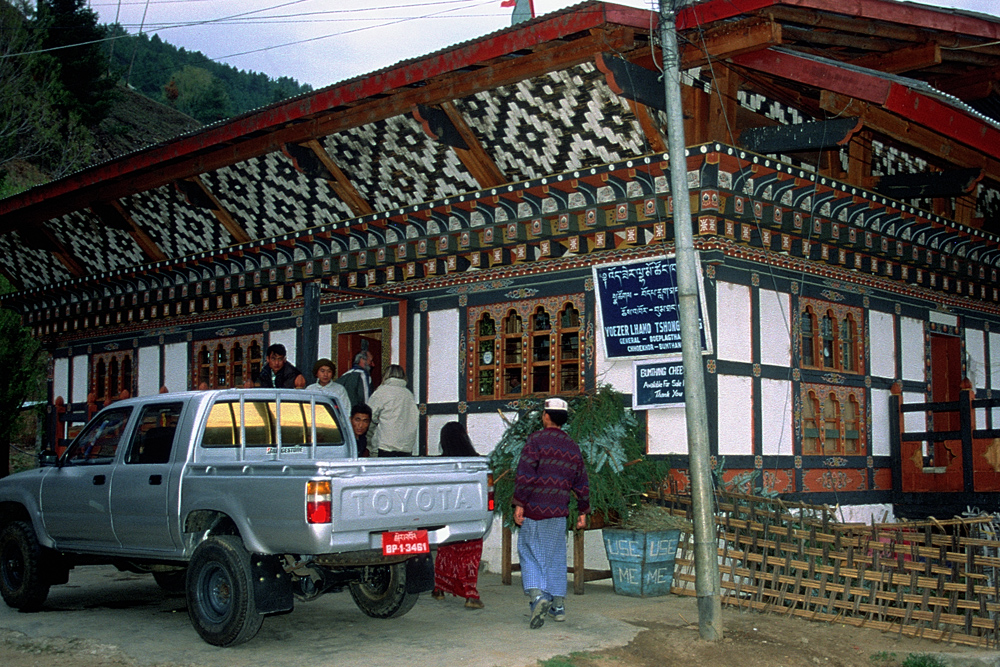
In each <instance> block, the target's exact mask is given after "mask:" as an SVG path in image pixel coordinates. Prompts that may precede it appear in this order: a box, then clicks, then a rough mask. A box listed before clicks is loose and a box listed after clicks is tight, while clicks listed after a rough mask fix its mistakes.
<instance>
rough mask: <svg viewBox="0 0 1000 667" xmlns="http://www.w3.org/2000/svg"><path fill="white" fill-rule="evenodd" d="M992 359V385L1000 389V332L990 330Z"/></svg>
mask: <svg viewBox="0 0 1000 667" xmlns="http://www.w3.org/2000/svg"><path fill="white" fill-rule="evenodd" d="M988 338H989V341H990V359H992V360H993V364H992V365H991V366H990V387H992V388H993V389H1000V334H996V333H993V332H990V334H989V336H988Z"/></svg>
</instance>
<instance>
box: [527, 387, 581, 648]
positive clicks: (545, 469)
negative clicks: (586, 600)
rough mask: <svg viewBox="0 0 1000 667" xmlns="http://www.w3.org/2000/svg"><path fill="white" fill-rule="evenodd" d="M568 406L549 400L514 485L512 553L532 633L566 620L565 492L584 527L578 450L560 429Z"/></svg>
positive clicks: (567, 505)
mask: <svg viewBox="0 0 1000 667" xmlns="http://www.w3.org/2000/svg"><path fill="white" fill-rule="evenodd" d="M568 415H569V406H568V405H567V403H566V401H565V400H563V399H561V398H549V399H547V400H546V401H545V407H544V409H543V411H542V426H543V428H542V430H540V431H535V432H534V433H532V434H531V435H530V436H528V441H527V442H526V443H525V445H524V449H523V450H522V451H521V458H520V460H519V461H518V464H517V477H516V479H515V481H514V497H513V500H512V502H513V504H514V523H516V524H517V525H518V526H521V531H520V534H519V535H518V538H517V554H518V557H519V558H520V560H521V578H522V581H523V583H524V592H525V595H527V596H528V597H530V598H531V621H530V622H529V627H530V628H531V629H532V630H534V629H537V628H540V627H542V625H543V624H544V623H545V618H546V616H548V617H550V618H552V619H553V620H556V621H565V620H566V607H565V600H566V517H567V516H569V501H570V494H572V495H575V496H576V506H577V510H578V511H579V516H578V517H577V521H576V526H577V528H583V527H584V526H585V525H586V521H587V517H586V514H587V512H588V511H589V510H590V501H589V499H590V485H589V480H588V479H587V471H586V469H585V468H584V464H583V454H581V453H580V447H579V446H578V445H577V444H576V443H575V442H573V439H572V438H570V437H569V436H568V435H567V434H566V433H565V432H564V431H563V430H562V426H563V425H565V424H566V420H567V419H568Z"/></svg>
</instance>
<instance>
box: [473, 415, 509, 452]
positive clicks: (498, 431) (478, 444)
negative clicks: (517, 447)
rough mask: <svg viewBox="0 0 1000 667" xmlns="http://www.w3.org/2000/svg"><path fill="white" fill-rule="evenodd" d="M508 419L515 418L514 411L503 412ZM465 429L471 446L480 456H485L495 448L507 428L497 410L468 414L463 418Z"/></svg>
mask: <svg viewBox="0 0 1000 667" xmlns="http://www.w3.org/2000/svg"><path fill="white" fill-rule="evenodd" d="M503 414H504V417H506V418H507V419H508V420H510V421H514V420H515V419H517V413H516V412H505V413H503ZM465 430H466V431H468V432H469V439H470V440H472V446H473V447H475V448H476V451H477V452H479V453H480V454H481V455H482V456H487V455H489V454H490V452H492V451H493V450H494V449H496V446H497V443H498V442H500V438H501V437H503V433H504V431H506V430H507V424H506V423H505V422H504V420H503V418H501V417H500V413H498V412H484V413H475V414H469V415H467V416H466V418H465Z"/></svg>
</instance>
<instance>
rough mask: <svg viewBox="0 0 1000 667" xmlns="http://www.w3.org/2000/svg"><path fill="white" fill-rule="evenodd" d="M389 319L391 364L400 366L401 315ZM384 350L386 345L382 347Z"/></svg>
mask: <svg viewBox="0 0 1000 667" xmlns="http://www.w3.org/2000/svg"><path fill="white" fill-rule="evenodd" d="M389 319H390V322H389V349H390V350H391V352H390V353H389V359H391V361H390V362H389V363H390V364H398V363H399V315H393V316H392V317H391V318H389ZM382 349H383V350H384V349H385V346H384V345H383V346H382ZM407 373H409V371H407Z"/></svg>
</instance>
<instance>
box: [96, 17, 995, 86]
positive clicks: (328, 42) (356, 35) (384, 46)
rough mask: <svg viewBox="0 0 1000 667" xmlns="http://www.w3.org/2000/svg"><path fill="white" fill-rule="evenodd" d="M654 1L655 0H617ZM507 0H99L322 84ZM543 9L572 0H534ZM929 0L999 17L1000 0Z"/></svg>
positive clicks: (244, 63)
mask: <svg viewBox="0 0 1000 667" xmlns="http://www.w3.org/2000/svg"><path fill="white" fill-rule="evenodd" d="M617 2H618V4H622V5H628V6H631V7H643V8H652V7H655V6H656V5H657V3H656V2H651V1H650V0H617ZM500 3H501V0H240V1H239V2H233V0H90V4H91V7H92V8H93V9H94V10H95V11H97V12H98V14H99V16H100V21H101V23H113V22H115V21H116V20H117V22H118V23H121V24H122V25H123V26H124V27H125V29H126V30H128V31H129V32H130V33H133V34H135V33H138V32H139V30H140V26H141V27H142V29H143V31H144V32H146V33H157V34H159V36H160V38H161V39H163V40H164V41H167V42H170V43H171V44H173V45H175V46H183V47H184V48H186V49H188V50H191V51H201V52H202V53H204V54H205V55H207V56H209V57H210V58H212V59H214V60H218V61H220V62H224V63H227V64H229V65H232V66H234V67H238V68H240V69H245V70H253V71H257V72H264V73H265V74H267V75H269V76H271V77H274V78H277V77H281V76H289V77H292V78H294V79H297V80H298V81H299V82H300V83H309V84H312V85H313V86H314V87H316V88H320V87H322V86H327V85H329V84H331V83H336V82H338V81H343V80H344V79H349V78H351V77H354V76H357V75H360V74H365V73H368V72H372V71H374V70H377V69H381V68H383V67H386V66H388V65H391V64H393V63H396V62H399V61H401V60H407V59H409V58H413V57H416V56H421V55H424V54H427V53H431V52H433V51H437V50H438V49H442V48H444V47H447V46H451V45H453V44H457V43H459V42H464V41H466V40H469V39H474V38H476V37H480V36H482V35H485V34H487V33H490V32H493V31H495V30H500V29H501V28H505V27H507V26H509V25H510V17H511V12H512V10H511V9H509V8H504V7H501V6H500ZM534 4H535V12H536V14H537V15H542V14H546V13H549V12H553V11H556V10H559V9H562V8H564V7H569V6H572V5H574V4H577V3H576V2H573V1H569V0H534ZM922 4H930V5H936V6H940V7H957V8H962V9H970V10H974V11H979V12H984V13H989V14H993V15H1000V0H938V1H937V2H930V1H927V2H924V3H922Z"/></svg>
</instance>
